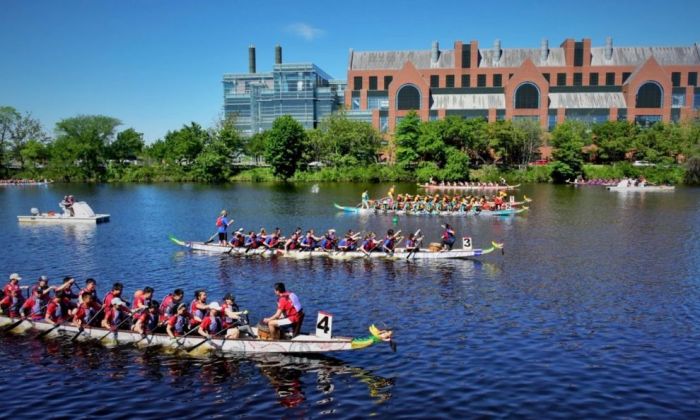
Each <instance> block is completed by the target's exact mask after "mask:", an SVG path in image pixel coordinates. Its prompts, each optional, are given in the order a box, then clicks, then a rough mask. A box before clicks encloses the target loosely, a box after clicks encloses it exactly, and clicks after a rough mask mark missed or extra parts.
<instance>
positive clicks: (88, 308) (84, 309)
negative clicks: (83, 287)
mask: <svg viewBox="0 0 700 420" xmlns="http://www.w3.org/2000/svg"><path fill="white" fill-rule="evenodd" d="M80 301H81V302H80V305H78V309H77V310H76V311H75V314H74V315H73V325H75V326H76V327H80V328H84V327H88V326H90V327H92V326H94V325H95V324H97V322H96V320H95V315H96V314H97V313H98V312H99V311H100V308H101V306H100V304H99V303H97V302H96V301H95V299H94V298H93V297H92V295H91V294H90V293H83V294H82V295H81V296H80ZM88 323H89V324H88Z"/></svg>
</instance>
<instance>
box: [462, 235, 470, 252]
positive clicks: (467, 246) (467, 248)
mask: <svg viewBox="0 0 700 420" xmlns="http://www.w3.org/2000/svg"><path fill="white" fill-rule="evenodd" d="M462 248H464V250H465V251H471V250H472V238H470V237H469V236H465V237H463V238H462Z"/></svg>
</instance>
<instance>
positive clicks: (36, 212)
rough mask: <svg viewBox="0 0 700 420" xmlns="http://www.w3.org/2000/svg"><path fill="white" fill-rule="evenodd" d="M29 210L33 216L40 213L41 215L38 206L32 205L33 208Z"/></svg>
mask: <svg viewBox="0 0 700 420" xmlns="http://www.w3.org/2000/svg"><path fill="white" fill-rule="evenodd" d="M29 212H30V213H31V214H32V216H38V215H39V209H38V208H36V207H32V209H31V210H29Z"/></svg>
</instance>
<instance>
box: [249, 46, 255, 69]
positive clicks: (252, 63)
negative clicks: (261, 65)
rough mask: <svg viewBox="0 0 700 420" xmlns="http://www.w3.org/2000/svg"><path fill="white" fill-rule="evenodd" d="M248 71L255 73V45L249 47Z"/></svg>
mask: <svg viewBox="0 0 700 420" xmlns="http://www.w3.org/2000/svg"><path fill="white" fill-rule="evenodd" d="M248 73H255V45H253V44H250V46H249V47H248Z"/></svg>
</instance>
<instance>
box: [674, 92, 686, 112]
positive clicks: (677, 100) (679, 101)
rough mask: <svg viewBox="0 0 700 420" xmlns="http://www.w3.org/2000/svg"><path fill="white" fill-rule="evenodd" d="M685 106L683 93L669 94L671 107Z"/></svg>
mask: <svg viewBox="0 0 700 420" xmlns="http://www.w3.org/2000/svg"><path fill="white" fill-rule="evenodd" d="M683 107H685V93H680V92H679V93H675V92H674V93H672V94H671V108H683Z"/></svg>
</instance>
